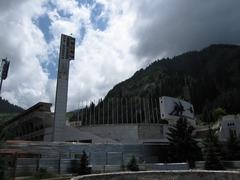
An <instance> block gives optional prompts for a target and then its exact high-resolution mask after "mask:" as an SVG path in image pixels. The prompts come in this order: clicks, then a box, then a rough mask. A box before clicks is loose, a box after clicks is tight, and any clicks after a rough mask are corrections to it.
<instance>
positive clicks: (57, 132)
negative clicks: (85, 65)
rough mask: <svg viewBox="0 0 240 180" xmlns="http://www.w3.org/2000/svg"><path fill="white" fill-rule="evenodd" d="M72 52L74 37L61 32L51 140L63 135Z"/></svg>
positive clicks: (57, 139)
mask: <svg viewBox="0 0 240 180" xmlns="http://www.w3.org/2000/svg"><path fill="white" fill-rule="evenodd" d="M74 52H75V38H73V37H71V36H67V35H64V34H62V35H61V44H60V53H59V63H58V77H57V89H56V98H55V113H54V126H53V136H52V140H53V141H61V139H62V135H64V132H63V128H64V127H65V126H66V110H67V92H68V76H69V63H70V60H73V59H74Z"/></svg>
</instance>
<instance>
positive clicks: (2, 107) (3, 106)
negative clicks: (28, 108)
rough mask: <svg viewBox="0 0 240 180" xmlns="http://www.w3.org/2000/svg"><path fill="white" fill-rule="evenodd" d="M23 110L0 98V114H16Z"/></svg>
mask: <svg viewBox="0 0 240 180" xmlns="http://www.w3.org/2000/svg"><path fill="white" fill-rule="evenodd" d="M23 110H24V109H22V108H21V107H19V106H16V105H13V104H11V103H9V102H8V101H7V100H5V99H2V98H1V97H0V113H18V112H21V111H23Z"/></svg>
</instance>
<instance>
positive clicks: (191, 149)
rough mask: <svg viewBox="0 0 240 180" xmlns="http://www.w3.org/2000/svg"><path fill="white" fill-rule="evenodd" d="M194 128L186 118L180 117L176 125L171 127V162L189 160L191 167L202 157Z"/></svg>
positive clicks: (169, 134)
mask: <svg viewBox="0 0 240 180" xmlns="http://www.w3.org/2000/svg"><path fill="white" fill-rule="evenodd" d="M193 130H194V128H193V127H192V126H190V125H189V124H188V122H187V120H186V118H180V119H179V120H178V121H177V123H176V125H174V126H173V127H171V128H169V133H168V140H169V160H170V162H188V163H189V166H190V167H194V162H195V161H196V160H197V159H200V158H201V150H200V148H199V147H198V145H197V141H196V140H195V139H194V138H193V136H192V133H193Z"/></svg>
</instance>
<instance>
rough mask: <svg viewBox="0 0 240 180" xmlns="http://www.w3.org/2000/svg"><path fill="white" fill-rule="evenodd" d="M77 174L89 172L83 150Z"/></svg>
mask: <svg viewBox="0 0 240 180" xmlns="http://www.w3.org/2000/svg"><path fill="white" fill-rule="evenodd" d="M78 174H79V175H85V174H91V168H90V167H89V162H88V156H87V154H86V152H85V151H83V154H82V156H81V161H80V168H79V171H78Z"/></svg>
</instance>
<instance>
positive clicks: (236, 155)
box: [226, 130, 240, 160]
mask: <svg viewBox="0 0 240 180" xmlns="http://www.w3.org/2000/svg"><path fill="white" fill-rule="evenodd" d="M226 159H227V160H240V142H239V139H238V137H237V135H236V133H234V131H231V130H230V131H229V138H228V141H227V153H226Z"/></svg>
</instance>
